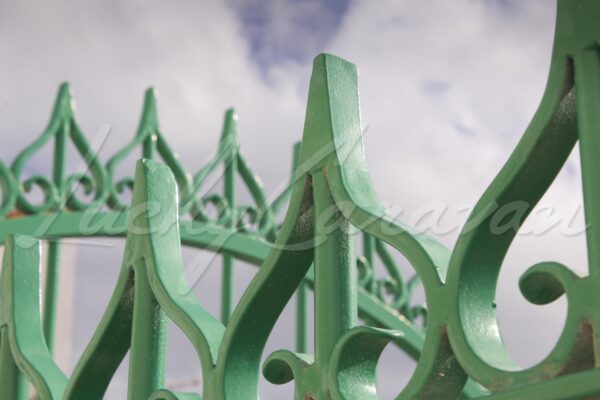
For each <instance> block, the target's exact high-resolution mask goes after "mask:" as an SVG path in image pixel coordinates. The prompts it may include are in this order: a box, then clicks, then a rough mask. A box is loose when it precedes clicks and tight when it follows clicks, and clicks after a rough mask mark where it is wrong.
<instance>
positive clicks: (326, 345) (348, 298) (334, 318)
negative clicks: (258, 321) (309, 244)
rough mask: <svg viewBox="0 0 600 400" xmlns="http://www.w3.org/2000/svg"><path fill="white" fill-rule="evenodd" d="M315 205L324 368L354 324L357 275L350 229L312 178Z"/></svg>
mask: <svg viewBox="0 0 600 400" xmlns="http://www.w3.org/2000/svg"><path fill="white" fill-rule="evenodd" d="M313 190H314V192H313V196H314V204H315V266H314V268H315V283H314V287H315V291H314V292H315V361H316V363H317V364H318V365H320V367H319V368H326V367H327V365H328V364H329V360H330V358H331V354H332V352H333V349H334V347H335V345H336V344H337V342H338V340H339V339H340V337H341V336H342V335H343V334H344V333H346V332H347V331H348V330H349V329H350V328H352V327H353V326H354V325H355V324H356V319H357V281H356V278H357V276H356V275H357V272H356V255H355V248H354V247H355V246H354V240H353V238H352V236H351V234H352V231H351V230H352V229H353V228H352V227H351V225H350V224H349V223H348V221H347V220H346V219H345V218H344V217H343V215H342V213H341V211H340V210H339V209H338V208H337V206H336V205H335V203H334V200H333V198H332V197H331V192H330V191H329V187H328V184H327V178H326V177H325V175H324V174H323V172H321V171H318V172H316V173H314V174H313Z"/></svg>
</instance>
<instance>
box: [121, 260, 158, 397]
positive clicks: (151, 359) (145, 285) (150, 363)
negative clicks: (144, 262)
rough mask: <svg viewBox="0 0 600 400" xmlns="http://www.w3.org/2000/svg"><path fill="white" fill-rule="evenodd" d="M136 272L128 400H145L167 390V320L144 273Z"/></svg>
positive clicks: (140, 270)
mask: <svg viewBox="0 0 600 400" xmlns="http://www.w3.org/2000/svg"><path fill="white" fill-rule="evenodd" d="M138 267H139V268H134V269H135V290H134V304H133V327H132V335H131V350H130V357H129V389H128V397H127V398H128V399H129V400H146V399H147V398H148V397H149V396H150V395H151V394H152V392H154V391H156V390H158V389H160V388H161V387H163V386H164V383H165V382H164V381H165V374H164V373H165V348H166V346H165V342H166V340H167V331H166V327H167V325H166V319H165V316H164V312H163V311H162V309H161V308H160V305H159V304H158V301H157V300H156V298H155V297H154V294H153V293H152V289H151V287H150V282H149V281H148V277H147V275H146V273H145V271H144V269H143V266H141V265H140V266H138Z"/></svg>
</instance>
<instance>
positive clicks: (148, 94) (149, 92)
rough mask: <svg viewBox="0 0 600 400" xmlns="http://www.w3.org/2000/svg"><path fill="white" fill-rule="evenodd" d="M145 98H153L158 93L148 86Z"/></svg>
mask: <svg viewBox="0 0 600 400" xmlns="http://www.w3.org/2000/svg"><path fill="white" fill-rule="evenodd" d="M145 93H146V96H154V97H156V96H157V95H158V91H157V90H156V89H155V88H154V86H149V87H147V88H146V92H145Z"/></svg>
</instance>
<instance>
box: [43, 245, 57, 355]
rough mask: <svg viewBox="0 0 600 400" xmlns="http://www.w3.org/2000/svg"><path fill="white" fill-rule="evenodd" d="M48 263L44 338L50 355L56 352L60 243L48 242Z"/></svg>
mask: <svg viewBox="0 0 600 400" xmlns="http://www.w3.org/2000/svg"><path fill="white" fill-rule="evenodd" d="M47 260H48V263H47V265H46V285H45V288H44V318H43V327H44V338H45V339H46V345H47V346H48V349H49V350H50V353H52V352H53V350H54V344H55V343H54V342H55V333H56V308H57V307H56V306H57V304H58V289H59V280H60V267H59V262H60V242H59V241H58V240H52V241H49V242H48V257H47Z"/></svg>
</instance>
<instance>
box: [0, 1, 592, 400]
mask: <svg viewBox="0 0 600 400" xmlns="http://www.w3.org/2000/svg"><path fill="white" fill-rule="evenodd" d="M554 17H555V1H550V0H527V1H524V0H520V1H517V0H458V1H453V2H448V1H443V0H427V1H423V0H403V1H400V0H396V1H392V0H382V1H378V2H376V3H375V2H368V1H358V0H356V1H351V0H327V1H316V0H309V1H296V0H268V1H259V0H250V1H244V0H230V1H225V2H222V1H191V0H181V1H178V2H165V1H145V0H135V1H117V0H111V1H104V2H93V1H83V2H82V1H74V0H67V1H59V2H52V3H51V2H34V1H20V2H16V1H8V0H0V60H1V63H0V66H1V68H0V70H1V71H2V73H1V74H0V132H1V134H2V135H3V136H2V138H3V141H2V142H3V144H2V146H0V158H1V159H2V160H4V161H5V162H7V163H9V162H11V161H12V159H13V158H14V155H15V154H16V153H17V151H18V150H19V149H21V148H23V146H24V145H26V144H27V143H29V142H31V141H32V140H33V139H34V138H35V137H36V136H37V135H38V134H40V133H41V131H42V130H43V128H44V127H45V124H46V123H47V118H48V114H49V112H50V110H51V105H52V102H53V99H54V96H55V91H56V89H57V88H58V85H59V84H60V83H61V82H63V81H65V80H67V81H69V82H71V84H72V86H73V89H74V93H75V98H76V101H77V114H78V117H79V122H80V124H81V126H82V127H83V129H84V131H85V132H86V134H87V135H88V137H89V138H90V140H93V139H94V138H96V137H98V136H99V135H101V134H103V133H104V132H107V131H108V132H109V137H108V140H107V142H106V143H104V144H103V146H102V149H101V157H102V158H103V160H106V159H108V157H110V156H111V155H112V154H114V152H115V151H116V150H117V149H118V148H119V146H122V145H123V144H125V143H126V142H127V141H128V140H129V139H130V138H131V137H132V136H133V135H134V132H135V127H136V122H137V119H138V116H139V111H140V108H141V100H142V95H143V91H144V89H145V88H147V87H148V86H154V87H155V88H156V89H157V90H158V92H159V112H160V119H161V124H162V128H163V131H164V133H165V135H166V137H167V139H168V141H169V143H170V144H171V146H172V147H173V148H174V149H175V150H176V151H177V152H178V153H179V155H180V157H181V160H182V161H183V163H184V164H185V165H186V166H188V168H189V169H190V170H192V171H196V170H197V169H199V167H200V166H201V165H202V162H203V161H204V160H206V159H207V158H208V157H209V156H210V155H211V154H212V152H213V151H214V150H215V145H216V141H217V139H218V136H219V131H220V126H221V123H222V114H223V112H224V110H225V109H226V108H228V107H230V106H234V107H235V108H236V109H237V111H238V113H239V118H240V119H239V135H240V140H241V144H242V149H243V152H244V153H245V154H246V157H247V158H248V159H249V161H250V163H251V164H252V165H253V166H254V169H255V170H256V172H257V173H258V174H259V175H260V176H261V177H262V179H263V181H264V182H265V185H266V188H267V190H268V192H269V193H275V192H276V191H277V188H280V187H281V185H282V184H283V183H284V182H285V180H286V178H287V174H288V171H289V164H290V155H291V146H292V144H293V143H294V142H296V141H297V140H299V139H300V135H301V132H302V123H303V119H304V110H305V106H306V95H307V86H308V79H309V77H310V72H311V63H312V59H313V57H314V56H315V55H317V54H318V53H320V52H323V51H327V52H331V53H334V54H336V55H339V56H342V57H344V58H346V59H348V60H349V61H352V62H354V63H356V64H357V65H358V66H359V71H360V90H361V101H362V104H361V107H362V118H363V124H364V125H365V128H366V131H365V132H366V133H365V148H366V154H367V158H368V164H369V167H370V171H371V174H372V177H373V180H374V182H375V186H376V188H377V190H378V192H379V193H380V195H381V197H382V199H383V200H384V202H385V203H386V204H387V205H388V206H389V208H390V209H391V210H392V212H393V213H394V214H396V215H399V216H400V218H401V219H402V220H403V221H405V222H408V223H416V224H417V225H419V227H420V228H422V229H427V230H429V231H430V233H432V234H433V235H435V236H438V237H439V239H440V240H441V241H442V242H443V243H445V244H446V245H448V246H452V245H453V243H454V242H455V240H456V237H457V235H458V229H457V228H458V227H460V225H461V224H462V223H463V222H464V220H465V218H466V217H467V213H468V209H469V207H472V206H473V205H474V203H475V202H476V201H477V199H478V198H479V196H480V195H481V193H482V192H483V190H484V189H485V188H486V186H487V185H488V184H489V183H490V181H491V179H492V178H493V177H494V175H495V174H496V173H497V172H498V170H499V169H500V167H501V166H502V164H503V163H504V161H505V160H506V159H507V157H508V155H509V154H510V152H511V151H512V149H513V148H514V146H515V144H516V142H517V141H518V139H519V137H520V136H521V134H522V132H523V130H524V129H525V127H526V126H527V123H528V122H529V120H530V119H531V117H532V115H533V112H534V111H535V109H536V107H537V105H538V102H539V99H540V97H541V94H542V91H543V88H544V84H545V80H546V73H547V70H548V66H549V58H550V51H551V44H552V33H553V28H554ZM70 165H71V166H75V165H78V160H77V159H76V158H75V157H73V159H72V160H71V161H70ZM49 166H50V162H49V158H48V157H47V155H41V156H39V157H36V158H35V159H33V160H32V161H31V165H29V166H28V169H27V171H28V172H29V173H33V172H41V171H47V170H48V168H49ZM579 170H580V168H579V163H578V157H577V154H574V155H573V156H572V157H571V158H570V159H569V161H568V162H567V165H566V166H565V168H564V170H563V171H562V173H561V175H560V176H559V178H558V179H557V181H556V182H555V184H554V186H553V187H552V188H551V190H550V191H549V193H548V194H547V196H546V197H544V199H543V200H542V203H543V205H544V206H546V207H551V208H552V210H555V212H556V214H554V216H555V217H556V216H558V217H560V218H561V220H568V221H567V222H569V223H568V224H567V222H565V223H564V224H559V225H558V227H556V228H555V229H552V230H550V231H548V232H545V233H544V234H539V232H540V231H543V230H544V229H543V227H544V226H546V225H545V224H547V223H548V221H547V220H544V218H537V219H534V220H533V221H530V222H529V223H528V228H529V230H528V232H529V233H528V234H525V235H520V236H519V237H518V239H517V241H516V242H515V244H514V246H513V248H512V249H511V251H510V252H509V254H508V257H507V259H506V262H505V267H504V269H503V272H502V275H501V279H500V280H501V282H500V287H499V295H498V310H499V313H500V318H501V323H502V330H503V334H504V335H505V339H506V342H507V345H508V347H509V349H510V350H511V351H512V352H513V353H514V355H515V358H516V359H517V360H518V361H519V362H521V363H522V364H523V365H526V366H527V365H532V364H534V363H535V362H536V361H539V360H540V359H541V358H542V357H543V356H544V355H545V354H547V352H548V351H549V350H550V348H551V347H552V344H553V341H554V340H555V339H556V337H557V336H558V334H559V332H560V328H561V324H562V322H563V321H564V309H565V307H564V300H560V301H559V302H558V303H557V304H554V305H551V306H545V307H541V308H540V307H536V306H532V305H530V304H528V303H527V302H526V301H525V300H524V299H522V297H521V296H520V294H518V289H517V281H518V276H519V275H520V274H521V273H522V272H523V271H524V270H525V269H526V268H527V267H528V266H530V265H532V263H534V262H537V261H542V260H550V259H552V260H557V261H561V262H564V263H567V264H568V265H569V266H571V267H572V268H573V269H574V270H576V271H579V272H584V271H585V268H586V265H585V247H584V245H585V241H584V237H583V236H582V235H581V234H577V232H580V231H581V229H580V227H581V226H582V222H581V212H580V209H579V208H578V207H580V205H581V189H580V171H579ZM440 207H442V209H444V210H446V212H445V213H444V214H443V218H441V220H440V223H438V224H436V225H435V226H431V224H429V223H428V220H427V218H421V217H422V216H423V210H427V209H432V208H433V209H436V210H439V209H440ZM571 217H572V219H573V221H571V220H570V219H569V218H571ZM578 228H579V229H578ZM532 232H533V233H532ZM96 242H98V241H96ZM100 242H101V243H104V244H106V245H107V246H105V247H103V248H104V249H105V250H98V246H95V247H94V246H87V247H86V246H81V247H82V248H81V249H79V250H78V256H77V260H78V261H77V263H78V268H80V270H79V272H78V275H77V276H78V278H77V279H78V281H77V291H76V294H77V295H80V296H81V297H82V300H81V303H78V306H77V307H76V319H79V320H80V321H85V322H81V325H82V326H83V325H85V326H84V327H81V328H80V327H78V328H77V329H79V330H78V331H77V332H79V333H77V334H76V335H75V336H76V339H75V340H76V345H75V346H74V347H75V348H74V353H75V354H77V353H78V352H80V351H81V348H82V347H83V346H84V345H85V342H86V341H87V338H88V337H89V334H91V331H92V330H93V325H94V323H95V321H97V319H95V318H97V317H98V316H99V313H100V312H101V311H102V307H103V301H104V300H103V299H106V298H107V296H108V295H109V293H110V289H111V287H112V285H113V282H112V281H111V279H112V278H110V277H114V274H115V273H116V271H117V269H118V263H119V258H120V253H119V251H117V250H118V249H120V247H118V244H117V243H115V242H114V241H105V242H103V241H102V240H100ZM113 246H117V247H116V248H115V247H113ZM107 248H108V249H109V250H106V249H107ZM99 251H105V253H106V257H107V258H106V259H105V260H111V261H112V260H113V258H114V264H116V265H115V266H114V268H113V267H106V268H105V269H102V268H100V266H98V265H97V263H94V262H93V261H90V260H89V258H90V257H91V258H92V259H93V255H94V254H97V252H99ZM86 257H87V258H88V260H87V261H86ZM192 258H193V257H192V256H189V257H188V259H192ZM79 264H81V265H82V266H81V267H79ZM111 268H112V269H111ZM110 271H115V272H110ZM212 275H214V276H213V278H215V279H216V278H217V276H218V274H212ZM241 275H242V276H244V277H246V275H247V276H250V275H251V273H250V272H248V273H247V274H246V275H244V273H241ZM210 277H211V274H207V278H206V279H208V278H210ZM244 279H246V280H247V279H249V278H248V277H246V278H240V282H238V285H239V286H240V287H243V285H244V284H245V282H246V281H244ZM105 281H106V284H105V283H104V282H105ZM86 282H88V283H86ZM89 282H94V284H93V285H90V284H89ZM86 285H87V286H86ZM105 286H106V288H104V287H105ZM213 286H214V283H213ZM82 288H86V289H85V290H83V289H82ZM92 289H93V290H96V291H97V293H98V295H97V296H92V299H91V300H90V299H88V300H85V299H84V297H86V296H83V294H86V293H90V292H88V291H87V290H92ZM94 293H95V292H94ZM88 297H90V296H88ZM83 305H86V307H90V309H89V310H88V309H85V307H84V306H83ZM94 307H95V308H94ZM209 308H210V306H209ZM91 309H94V310H96V311H93V310H92V311H90V310H91ZM88 325H89V326H88ZM525 325H526V326H527V328H526V329H524V326H525ZM396 356H397V354H396V353H389V354H388V353H386V358H385V362H386V366H390V367H389V368H388V370H389V371H391V372H389V373H388V374H387V375H389V376H388V377H387V378H386V379H387V381H386V380H385V379H383V378H382V379H383V381H382V382H383V383H382V390H383V392H384V394H385V396H386V397H385V398H390V397H391V394H392V393H393V392H394V391H397V389H398V388H397V387H396V386H394V385H395V384H396V383H395V381H397V380H398V376H401V379H400V380H401V381H403V380H404V379H405V378H406V376H405V375H406V373H407V372H406V370H405V369H401V368H399V367H398V369H393V368H392V367H393V366H394V365H395V364H394V357H396ZM74 357H75V358H76V356H74ZM403 360H404V359H403ZM396 363H397V362H396ZM173 364H179V365H181V363H177V362H175V361H174V362H173ZM174 368H175V367H174ZM193 368H197V365H196V366H194V367H193ZM193 368H192V367H185V368H180V369H178V370H177V369H176V368H175V370H176V371H175V373H174V374H172V375H177V377H183V378H185V377H187V376H190V375H193V374H194V373H195V371H194V370H193ZM394 374H396V375H394ZM383 375H385V374H382V376H383ZM390 377H392V378H390ZM386 382H387V383H386ZM115 387H117V386H115ZM119 390H121V389H119V388H118V387H117V388H115V389H113V392H111V393H112V394H111V396H112V397H113V398H119V396H120V395H122V392H121V391H119ZM261 390H262V389H261ZM269 390H270V389H265V391H264V393H265V396H267V397H265V398H269V397H268V396H275V395H273V394H270V393H272V392H270V391H269ZM273 393H274V392H273ZM288 393H289V392H288ZM273 398H277V397H273Z"/></svg>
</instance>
